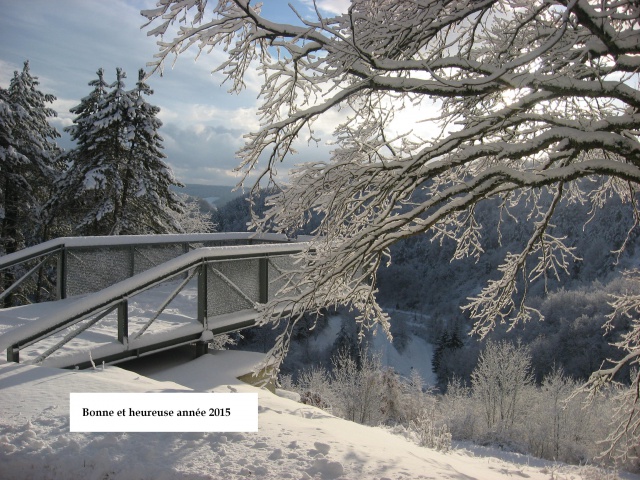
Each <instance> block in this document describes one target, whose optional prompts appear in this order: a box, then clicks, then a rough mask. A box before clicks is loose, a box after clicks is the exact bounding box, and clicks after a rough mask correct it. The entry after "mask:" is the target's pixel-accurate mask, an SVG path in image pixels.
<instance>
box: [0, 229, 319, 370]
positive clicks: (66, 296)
mask: <svg viewBox="0 0 640 480" xmlns="http://www.w3.org/2000/svg"><path fill="white" fill-rule="evenodd" d="M210 245H215V246H210ZM307 246H308V245H307V244H306V243H304V242H289V241H288V239H287V238H286V237H284V236H281V235H262V236H256V235H255V234H206V235H160V236H140V237H95V238H84V239H82V238H77V239H76V238H65V239H58V240H54V241H51V242H46V243H45V244H42V245H39V246H37V247H32V248H30V249H25V250H23V251H21V252H17V253H15V254H11V255H6V256H4V257H2V258H0V271H2V270H7V269H10V268H15V266H16V265H21V266H22V270H23V271H24V274H23V275H20V276H18V275H16V276H15V277H16V280H15V282H14V283H13V284H12V285H9V286H8V287H7V288H5V290H4V292H3V293H2V295H3V296H4V297H3V298H7V296H8V295H10V294H11V292H15V291H17V290H18V289H19V287H20V285H22V284H24V282H26V281H27V279H29V278H31V277H33V276H36V275H37V274H38V272H39V275H40V276H42V270H43V269H44V268H45V265H49V266H48V267H47V268H48V270H47V272H46V274H47V275H48V277H49V278H51V277H53V278H54V282H55V284H56V289H55V293H56V295H55V296H56V298H57V299H58V300H57V301H50V302H46V303H38V304H35V305H26V306H19V307H14V308H9V309H5V310H0V316H2V318H4V319H5V327H7V325H6V319H7V318H9V319H10V320H11V321H13V319H14V318H15V319H18V318H19V319H23V320H21V321H16V323H15V325H12V326H11V328H5V329H4V330H2V333H1V334H0V349H2V350H6V352H7V361H11V362H18V361H24V360H26V361H27V362H28V363H36V364H45V365H51V366H56V367H66V368H68V367H79V368H86V367H88V366H90V365H91V364H92V363H94V364H95V363H98V362H106V363H116V362H118V361H123V360H126V359H129V358H133V357H138V356H143V355H146V354H149V353H152V352H156V351H160V350H165V349H168V348H174V347H176V346H180V345H184V344H190V343H196V344H197V345H200V346H201V347H203V348H206V345H207V342H208V341H210V340H211V339H212V338H213V336H214V335H217V334H222V333H228V332H232V331H237V330H240V329H243V328H247V327H250V326H253V325H255V321H256V318H257V317H258V311H257V309H256V307H257V305H258V304H263V303H266V302H268V301H269V300H271V299H272V298H274V296H275V295H276V294H277V292H278V290H280V288H281V287H282V286H283V285H285V284H286V283H287V282H296V281H297V279H296V273H295V268H294V267H295V266H294V262H295V260H294V258H293V255H295V254H296V253H299V252H301V251H303V250H304V249H305V248H307ZM52 259H53V260H52ZM29 262H30V263H29ZM47 262H49V263H48V264H47ZM25 264H26V265H27V266H25ZM52 264H53V265H52ZM17 277H19V278H17ZM16 285H17V286H16ZM7 292H9V293H7ZM151 292H153V295H152V297H153V299H154V300H155V302H156V303H155V305H154V307H153V308H152V309H150V310H148V311H145V312H142V313H140V311H139V310H140V308H139V305H140V301H139V299H141V298H142V299H144V298H146V297H145V295H146V296H147V297H148V296H149V295H150V294H151ZM158 292H160V294H159V293H158ZM178 296H181V297H185V298H188V299H190V300H191V303H192V304H194V305H193V307H194V309H193V310H194V312H193V315H191V316H189V315H180V321H166V319H165V320H163V315H164V316H167V313H166V311H168V310H170V309H168V307H169V306H171V305H172V302H173V301H174V300H175V299H176V297H178ZM133 300H135V301H133ZM130 302H133V304H134V309H135V310H136V311H134V312H132V309H131V307H130ZM174 316H176V315H175V312H174ZM24 319H27V320H24ZM1 320H2V319H1V318H0V321H1ZM163 322H164V323H163ZM160 323H163V328H154V327H156V326H157V325H158V324H160ZM167 325H169V326H170V328H169V327H167ZM98 327H99V328H98ZM96 331H97V332H98V333H96ZM90 332H93V333H92V334H91V335H90V334H89V333H90ZM83 341H84V344H82V342H83ZM73 344H75V345H76V347H75V348H70V347H69V345H73ZM78 345H79V346H78ZM23 353H24V354H25V355H24V356H23Z"/></svg>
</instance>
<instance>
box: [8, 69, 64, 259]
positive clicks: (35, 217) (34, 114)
mask: <svg viewBox="0 0 640 480" xmlns="http://www.w3.org/2000/svg"><path fill="white" fill-rule="evenodd" d="M38 85H39V82H38V78H37V77H34V76H32V75H31V73H30V71H29V62H25V63H24V67H23V69H22V72H18V71H16V72H14V75H13V78H12V80H11V83H10V85H9V88H8V89H7V90H5V89H0V116H1V117H2V118H1V120H0V160H1V162H2V163H1V164H2V168H0V213H2V223H1V226H0V229H1V230H0V242H1V247H0V248H1V249H2V252H3V253H5V254H8V253H12V252H15V251H16V250H18V249H20V248H23V247H24V246H25V245H31V244H34V243H37V242H39V241H41V240H43V235H45V234H44V233H43V232H42V228H41V223H40V220H41V212H42V205H43V203H44V199H46V198H47V197H48V196H49V195H50V193H51V187H52V185H53V183H54V180H55V177H56V172H57V170H59V167H60V165H59V164H57V160H58V157H59V154H60V149H59V147H58V145H57V144H56V142H55V139H56V138H57V137H59V136H60V135H59V134H58V132H57V131H56V129H55V128H53V127H52V126H51V125H49V123H48V121H47V118H48V117H55V116H56V112H55V111H54V110H53V109H51V108H49V107H47V104H48V103H52V102H53V101H54V100H55V97H54V96H53V95H49V94H44V93H42V92H41V91H40V90H38Z"/></svg>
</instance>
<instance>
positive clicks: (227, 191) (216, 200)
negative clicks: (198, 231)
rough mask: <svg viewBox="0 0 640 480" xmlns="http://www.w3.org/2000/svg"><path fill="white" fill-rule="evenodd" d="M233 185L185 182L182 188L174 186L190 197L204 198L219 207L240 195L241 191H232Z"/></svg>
mask: <svg viewBox="0 0 640 480" xmlns="http://www.w3.org/2000/svg"><path fill="white" fill-rule="evenodd" d="M233 188H234V187H229V186H226V185H199V184H196V183H187V184H185V186H184V188H175V189H174V190H175V191H176V192H179V193H184V194H187V195H189V196H190V197H195V198H201V199H203V200H206V201H207V202H208V203H209V204H210V205H211V206H212V207H216V208H219V207H221V206H222V205H224V204H225V203H227V202H229V201H230V200H233V199H234V198H236V197H240V196H241V195H242V191H240V190H238V191H235V192H234V191H233Z"/></svg>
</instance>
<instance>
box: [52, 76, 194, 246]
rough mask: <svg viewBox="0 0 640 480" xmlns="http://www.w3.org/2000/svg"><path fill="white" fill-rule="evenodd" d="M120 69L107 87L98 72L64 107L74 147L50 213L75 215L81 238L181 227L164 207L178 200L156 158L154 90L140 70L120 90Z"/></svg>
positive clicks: (173, 182) (173, 206) (159, 143)
mask: <svg viewBox="0 0 640 480" xmlns="http://www.w3.org/2000/svg"><path fill="white" fill-rule="evenodd" d="M125 78H126V74H125V72H124V71H122V70H121V69H120V68H118V69H116V81H115V82H114V83H113V84H112V85H107V84H106V83H105V81H104V72H103V70H102V69H100V70H98V79H97V80H94V81H92V82H90V84H89V85H91V86H93V87H94V90H93V91H92V93H91V94H90V95H89V96H87V97H85V98H84V99H83V100H82V102H81V103H80V104H79V105H78V106H76V107H74V108H73V109H72V110H71V111H72V112H73V113H77V114H78V117H76V119H75V120H74V125H73V126H71V127H68V131H69V132H70V133H71V135H72V138H73V139H74V140H76V141H77V142H78V146H77V148H76V149H74V150H73V151H72V152H70V155H69V157H68V158H69V160H70V162H71V164H72V168H70V169H69V171H68V174H67V175H66V177H65V178H64V179H63V181H62V182H61V184H60V185H61V190H62V192H63V193H62V195H61V200H60V201H59V202H58V205H57V208H56V210H58V211H60V210H61V209H64V210H69V207H71V206H73V208H72V210H73V211H76V212H80V215H79V216H78V217H77V218H76V219H74V230H75V231H76V232H77V233H80V234H85V235H87V234H88V235H119V234H142V233H167V232H175V231H179V230H180V226H179V225H178V224H177V223H176V222H175V221H174V220H173V218H172V216H171V215H170V213H169V212H170V211H180V210H181V208H182V202H181V201H180V199H179V198H178V196H177V195H176V194H175V193H173V192H172V191H171V190H170V187H171V186H172V185H178V183H177V182H176V180H175V178H174V177H173V173H172V172H171V169H170V168H169V166H168V165H167V164H166V163H165V162H164V161H163V159H164V158H165V155H164V154H163V153H162V151H161V150H162V148H163V147H162V137H160V135H159V134H158V129H159V128H160V126H161V125H162V122H160V120H159V119H158V118H157V114H158V112H159V111H160V109H159V108H158V107H155V106H152V105H150V104H149V103H147V101H146V100H145V98H144V96H145V95H151V94H152V93H153V91H152V90H151V89H150V88H149V86H148V85H147V84H145V83H144V72H143V71H142V70H141V71H140V72H139V79H138V82H137V84H136V87H135V88H134V89H133V90H131V91H127V90H126V89H125V84H124V79H125Z"/></svg>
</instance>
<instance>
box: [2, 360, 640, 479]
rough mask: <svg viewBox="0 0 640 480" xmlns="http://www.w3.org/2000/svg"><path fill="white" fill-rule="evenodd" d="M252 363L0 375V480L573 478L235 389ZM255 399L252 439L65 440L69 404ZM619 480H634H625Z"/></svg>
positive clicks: (16, 369) (74, 436)
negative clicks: (120, 395)
mask: <svg viewBox="0 0 640 480" xmlns="http://www.w3.org/2000/svg"><path fill="white" fill-rule="evenodd" d="M262 359H263V355H262V354H257V353H252V352H237V351H224V352H214V353H213V354H210V355H204V356H202V357H200V358H198V359H196V360H193V361H191V362H188V363H184V364H182V365H177V366H172V367H167V368H163V367H162V366H160V365H155V368H150V369H149V368H148V370H155V372H151V371H150V372H149V373H147V374H146V375H147V376H145V375H142V374H140V373H134V372H130V371H127V370H124V369H122V368H119V367H114V366H107V367H106V368H105V369H104V370H103V369H102V368H100V367H98V369H96V370H88V371H66V370H58V369H54V368H48V367H39V366H32V365H22V364H9V363H5V364H0V405H1V407H0V477H2V478H20V479H22V478H24V479H27V478H34V479H36V478H37V479H69V478H87V479H102V478H109V479H128V478H142V479H151V478H154V479H174V478H187V479H199V480H200V479H217V478H231V479H234V478H246V477H254V478H262V479H276V478H277V479H281V478H295V479H308V478H318V479H331V478H347V479H352V478H353V479H360V478H367V479H383V478H389V479H391V478H407V479H408V478H412V479H419V478H423V479H444V478H451V479H477V480H485V479H486V480H500V479H513V478H514V477H516V478H517V477H524V478H530V479H532V480H537V479H540V480H542V479H544V480H548V479H549V478H550V476H551V475H552V476H553V478H558V479H567V480H568V479H569V478H581V477H580V474H579V472H580V469H579V467H569V466H563V465H552V464H548V463H545V462H542V461H538V460H534V459H532V458H530V457H524V456H519V455H515V454H511V455H510V461H507V460H506V459H505V455H504V454H503V453H502V452H499V451H497V450H490V449H480V448H475V449H467V448H457V449H454V450H452V451H450V452H448V453H440V452H437V451H434V450H429V449H427V448H423V447H419V446H418V445H416V444H415V443H413V442H411V441H410V440H408V439H406V438H405V437H403V436H401V435H396V434H393V433H392V432H391V431H389V430H387V429H383V428H378V427H367V426H362V425H358V424H355V423H351V422H348V421H345V420H342V419H339V418H336V417H334V416H332V415H330V414H328V413H326V412H324V411H322V410H320V409H317V408H314V407H309V406H307V405H302V404H300V403H297V402H295V401H292V400H290V399H288V398H283V397H281V396H277V395H274V394H272V393H271V392H269V391H268V390H266V389H260V388H257V387H253V386H250V385H247V384H244V383H242V382H240V381H239V380H237V379H236V377H237V376H239V375H241V374H243V373H247V372H248V371H250V370H251V369H252V368H253V366H254V365H256V364H257V363H259V362H260V361H261V360H262ZM189 391H199V392H225V393H229V392H234V391H237V392H257V393H258V395H259V407H258V411H259V431H258V432H257V433H70V432H69V419H68V414H69V412H68V408H69V393H70V392H156V393H157V392H189ZM624 478H628V479H638V477H637V476H633V475H627V476H625V477H624Z"/></svg>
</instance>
